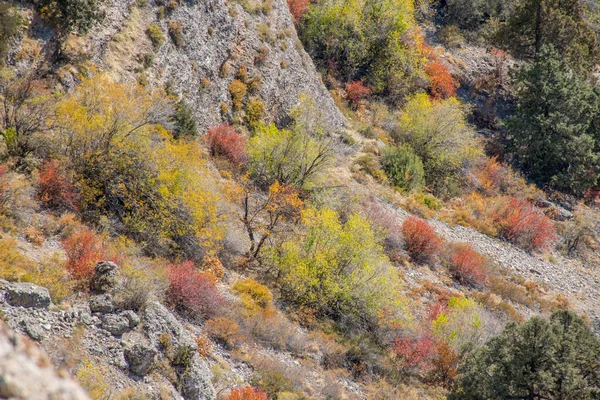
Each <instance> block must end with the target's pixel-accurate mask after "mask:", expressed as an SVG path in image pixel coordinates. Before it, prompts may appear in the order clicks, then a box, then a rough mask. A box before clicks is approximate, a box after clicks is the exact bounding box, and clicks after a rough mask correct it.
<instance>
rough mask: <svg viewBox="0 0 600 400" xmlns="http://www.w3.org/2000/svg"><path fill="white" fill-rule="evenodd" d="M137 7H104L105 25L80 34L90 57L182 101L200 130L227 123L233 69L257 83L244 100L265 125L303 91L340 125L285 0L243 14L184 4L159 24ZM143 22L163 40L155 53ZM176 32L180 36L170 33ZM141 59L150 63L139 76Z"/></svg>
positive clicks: (227, 7) (231, 5) (221, 4)
mask: <svg viewBox="0 0 600 400" xmlns="http://www.w3.org/2000/svg"><path fill="white" fill-rule="evenodd" d="M138 4H141V3H140V2H136V1H131V0H116V1H112V2H111V4H110V5H109V6H108V7H107V9H106V19H105V21H104V22H103V23H102V24H101V25H100V26H98V27H96V28H95V29H94V30H93V31H92V32H91V33H90V34H89V36H88V39H87V40H88V41H89V49H90V56H91V59H92V61H93V62H94V63H96V64H98V65H100V66H102V67H104V68H106V69H107V70H109V71H111V73H112V74H113V75H115V76H116V77H118V78H121V79H126V80H134V79H140V76H143V78H141V79H144V80H146V81H148V82H151V84H152V85H160V84H165V85H167V86H168V87H169V88H170V89H171V90H172V91H173V92H174V93H177V94H181V95H183V97H184V98H185V99H186V100H187V101H188V103H189V104H190V106H191V107H192V108H193V110H194V113H195V116H196V118H197V120H198V124H199V128H200V129H201V130H205V129H207V128H209V127H211V126H214V125H216V124H218V123H219V122H221V121H223V120H224V119H228V118H231V117H233V113H232V107H231V95H230V93H229V89H228V87H229V84H230V82H231V81H232V80H234V79H235V78H236V73H237V72H238V70H239V69H240V67H243V68H245V69H246V71H247V76H248V78H249V79H254V80H258V81H260V84H259V85H256V86H260V87H258V88H256V89H254V90H252V88H250V89H249V96H253V97H256V98H259V99H260V100H261V101H263V102H264V103H265V106H266V111H267V114H266V115H267V117H268V118H267V120H270V121H275V122H283V121H284V120H285V118H286V115H287V111H288V110H289V109H290V108H291V107H292V106H294V105H295V104H296V102H297V100H298V97H299V95H300V94H302V93H307V94H309V95H310V96H311V97H313V98H314V99H315V100H316V102H317V104H319V107H320V109H321V110H322V111H323V112H324V113H325V115H326V116H327V119H328V120H329V122H330V123H331V124H332V125H333V126H334V127H338V128H339V127H341V126H343V125H344V123H345V120H344V117H343V116H342V114H341V112H340V111H339V110H338V108H337V107H336V106H335V104H334V102H333V99H332V98H331V96H330V95H329V93H328V92H327V90H326V89H325V87H324V86H323V84H322V82H321V81H320V78H319V76H318V75H317V73H316V70H315V67H314V65H313V63H312V61H311V59H310V57H309V56H308V55H307V54H306V52H305V51H304V49H303V47H302V45H301V43H300V41H299V40H298V37H297V35H296V31H295V29H294V24H293V21H292V16H291V14H290V12H289V10H288V7H287V5H286V2H285V0H275V1H272V2H270V1H265V2H264V4H262V5H261V4H256V5H253V3H247V4H246V10H245V9H244V7H242V5H240V4H239V3H237V2H233V1H230V2H226V1H224V0H211V1H207V2H184V3H183V4H182V5H179V6H177V7H176V8H174V9H173V10H172V11H166V13H167V14H166V16H165V18H163V19H158V18H157V15H156V7H151V6H150V5H145V6H140V5H138ZM248 4H250V5H248ZM151 24H157V25H158V26H160V28H161V29H162V31H163V32H164V34H165V38H166V41H165V43H164V44H163V45H162V46H160V47H159V48H157V49H155V48H154V47H158V46H154V47H153V45H152V42H151V40H150V39H149V37H148V36H147V35H146V30H147V28H148V26H149V25H151ZM177 29H181V31H180V33H174V30H177ZM145 57H148V58H152V59H153V65H152V66H149V67H148V69H147V70H144V67H143V66H142V64H143V62H144V58H145ZM147 63H149V62H148V61H147ZM146 65H147V64H146ZM238 77H239V75H238ZM241 79H242V80H243V78H241ZM222 104H224V105H227V107H222ZM225 108H228V110H227V111H224V109H225Z"/></svg>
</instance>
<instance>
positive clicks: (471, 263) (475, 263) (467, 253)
mask: <svg viewBox="0 0 600 400" xmlns="http://www.w3.org/2000/svg"><path fill="white" fill-rule="evenodd" d="M449 258H450V259H449V269H450V273H451V274H452V277H453V278H454V279H456V280H457V281H459V282H461V283H463V284H468V285H478V286H485V285H486V284H487V281H488V274H487V271H486V269H485V267H486V259H485V257H483V256H482V255H481V254H479V253H478V252H477V251H475V250H474V249H473V247H472V246H471V245H470V244H466V243H463V244H456V245H453V246H452V247H451V250H450V257H449Z"/></svg>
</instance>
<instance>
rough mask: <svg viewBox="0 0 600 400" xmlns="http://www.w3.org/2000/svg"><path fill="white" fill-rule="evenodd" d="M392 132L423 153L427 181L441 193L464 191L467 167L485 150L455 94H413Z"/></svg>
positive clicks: (398, 139) (436, 191)
mask: <svg viewBox="0 0 600 400" xmlns="http://www.w3.org/2000/svg"><path fill="white" fill-rule="evenodd" d="M392 134H393V137H394V139H395V140H396V142H397V143H399V144H402V143H405V144H408V145H409V146H410V147H411V148H412V150H413V152H414V153H415V154H416V155H417V156H419V158H420V159H421V161H422V162H423V169H424V170H425V179H426V181H427V184H428V185H430V186H431V189H432V190H433V192H434V194H436V195H437V196H444V197H453V196H456V195H457V194H460V186H459V182H460V181H461V180H462V176H463V175H462V174H463V173H464V169H465V167H468V166H469V165H470V164H471V163H472V162H473V161H474V160H475V159H476V158H477V157H478V156H479V155H481V154H482V151H483V149H482V148H481V146H480V145H479V142H477V140H476V139H475V133H474V131H473V128H472V127H471V126H470V125H469V124H467V122H466V116H465V109H464V108H463V106H462V105H461V103H460V102H459V101H458V100H456V99H455V98H449V99H446V100H441V101H436V102H433V101H432V100H431V99H430V98H429V97H428V96H427V95H426V94H418V95H415V96H413V97H411V98H409V99H408V102H407V104H406V106H405V107H404V110H403V111H402V113H401V114H400V118H399V120H398V128H397V130H396V131H394V132H392Z"/></svg>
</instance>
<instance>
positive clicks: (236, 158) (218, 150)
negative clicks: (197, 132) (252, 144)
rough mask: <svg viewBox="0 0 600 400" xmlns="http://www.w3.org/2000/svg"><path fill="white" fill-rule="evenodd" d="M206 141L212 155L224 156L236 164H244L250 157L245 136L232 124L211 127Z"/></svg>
mask: <svg viewBox="0 0 600 400" xmlns="http://www.w3.org/2000/svg"><path fill="white" fill-rule="evenodd" d="M206 143H207V144H208V148H209V149H210V153H211V155H213V156H221V157H224V158H226V159H227V160H229V161H230V162H231V163H233V164H235V165H241V164H244V163H245V162H246V161H247V159H248V156H247V155H246V143H245V140H244V137H243V136H242V135H240V134H239V133H237V132H236V131H235V129H234V127H233V126H231V125H228V124H221V125H218V126H216V127H214V128H211V129H209V130H208V133H207V134H206Z"/></svg>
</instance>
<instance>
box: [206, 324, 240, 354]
mask: <svg viewBox="0 0 600 400" xmlns="http://www.w3.org/2000/svg"><path fill="white" fill-rule="evenodd" d="M204 329H206V332H207V334H208V336H209V337H210V338H211V339H213V340H215V341H217V342H218V343H220V344H221V345H223V346H224V347H225V348H227V349H234V348H235V347H237V346H238V344H239V343H240V342H242V341H243V340H244V335H242V333H241V332H240V326H239V325H238V324H237V322H235V321H234V320H232V319H231V318H227V317H217V318H214V319H211V320H208V321H207V322H206V324H205V326H204Z"/></svg>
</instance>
